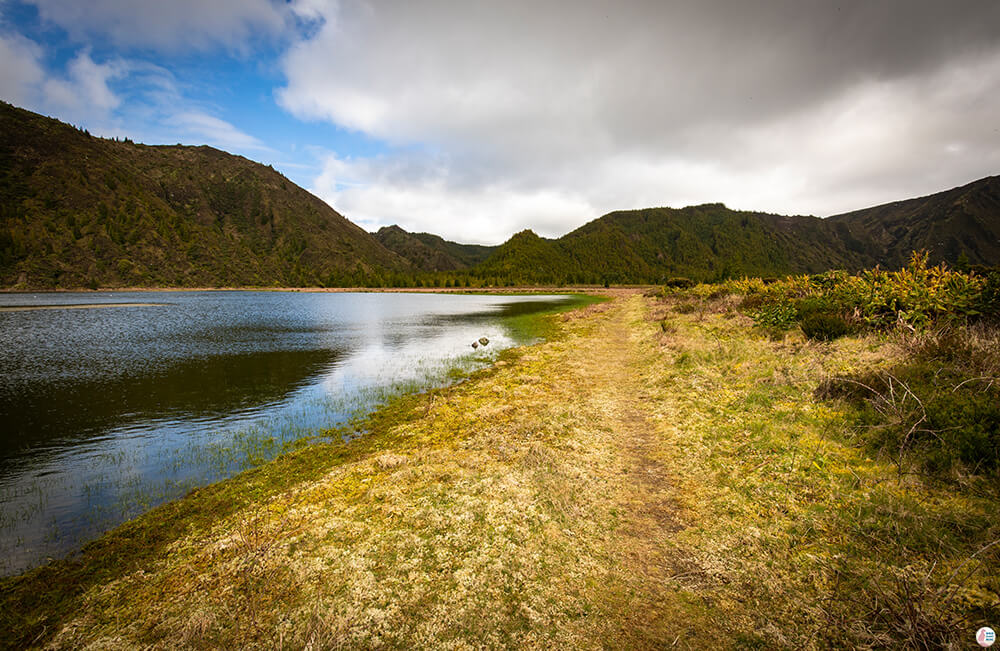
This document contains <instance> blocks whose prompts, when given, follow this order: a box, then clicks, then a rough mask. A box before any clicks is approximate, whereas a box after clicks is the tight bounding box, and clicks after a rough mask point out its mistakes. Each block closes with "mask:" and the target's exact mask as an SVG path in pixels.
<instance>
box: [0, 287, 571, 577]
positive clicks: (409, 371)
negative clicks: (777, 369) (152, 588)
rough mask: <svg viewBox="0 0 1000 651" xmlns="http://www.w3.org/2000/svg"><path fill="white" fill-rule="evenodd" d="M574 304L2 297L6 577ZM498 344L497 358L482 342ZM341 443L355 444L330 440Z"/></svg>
mask: <svg viewBox="0 0 1000 651" xmlns="http://www.w3.org/2000/svg"><path fill="white" fill-rule="evenodd" d="M573 300H574V299H572V298H571V297H566V296H496V295H492V296H486V295H457V294H404V293H378V294H376V293H372V294H366V293H312V292H301V293H300V292H242V291H232V292H229V291H210V292H120V293H119V292H116V293H81V294H73V293H60V294H5V295H0V574H11V573H14V572H18V571H21V570H23V569H25V568H28V567H31V566H33V565H38V564H40V563H42V562H44V561H45V560H47V559H49V558H58V557H61V556H65V555H66V554H68V553H70V552H72V551H73V550H75V549H78V548H79V547H80V546H81V545H82V544H83V543H84V542H86V541H88V540H91V539H93V538H95V537H97V536H99V535H100V534H101V533H103V532H105V531H108V530H109V529H111V528H113V527H114V526H116V525H118V524H120V523H121V522H123V521H125V520H127V519H128V518H131V517H134V516H136V515H138V514H140V513H143V512H145V511H147V510H149V509H150V508H152V507H153V506H155V505H157V504H160V503H162V502H164V501H166V500H169V499H173V498H176V497H179V496H181V495H183V494H184V493H186V492H187V491H189V490H190V489H192V488H194V487H196V486H201V485H205V484H207V483H211V482H213V481H217V480H219V479H222V478H225V477H229V476H232V475H233V474H235V473H237V472H239V471H241V470H244V469H246V468H249V467H252V466H254V465H258V464H260V463H263V462H264V461H266V460H268V459H271V458H273V457H274V456H276V455H277V454H280V453H281V452H282V451H283V450H287V449H288V447H289V445H290V444H291V443H292V442H295V441H299V442H301V441H302V440H303V438H304V437H322V436H329V435H331V434H330V433H329V432H325V430H328V429H330V428H334V427H338V426H342V425H345V424H347V423H349V422H350V421H351V419H353V418H356V417H358V416H361V415H364V414H366V413H368V412H370V411H371V410H372V409H374V408H375V407H377V406H378V405H379V404H383V403H384V402H385V401H387V400H389V399H391V398H392V397H394V396H398V395H400V394H401V393H403V392H406V391H414V390H420V389H426V388H430V387H433V386H442V385H445V384H448V383H449V382H452V381H454V380H455V378H458V377H461V376H462V374H463V373H465V372H469V371H472V370H475V369H476V368H481V367H483V366H485V365H487V364H489V363H490V362H491V361H493V360H494V359H495V358H496V355H497V354H498V353H499V352H500V351H501V350H503V349H505V348H509V347H511V346H514V345H519V344H522V343H528V342H529V341H530V340H531V339H532V338H533V337H534V335H533V334H532V333H531V332H530V330H526V329H525V328H524V327H522V325H523V323H524V319H523V318H522V317H524V316H526V315H531V314H536V313H540V312H544V311H550V310H553V309H556V308H558V307H561V306H565V305H566V303H567V301H573ZM480 337H487V338H488V339H489V340H490V341H489V345H487V346H483V347H479V348H478V349H473V348H472V346H471V343H472V342H473V341H474V340H476V339H479V338H480ZM333 435H334V436H341V435H342V434H341V433H337V434H333Z"/></svg>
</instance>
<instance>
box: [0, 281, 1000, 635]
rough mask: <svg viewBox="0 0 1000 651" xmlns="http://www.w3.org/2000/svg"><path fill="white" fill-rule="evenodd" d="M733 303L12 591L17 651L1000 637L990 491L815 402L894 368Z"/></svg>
mask: <svg viewBox="0 0 1000 651" xmlns="http://www.w3.org/2000/svg"><path fill="white" fill-rule="evenodd" d="M737 303H738V301H734V300H732V299H730V298H729V297H726V296H720V297H716V298H715V299H711V300H708V299H706V300H697V301H696V300H695V299H692V298H690V297H686V298H682V299H677V298H673V297H666V298H662V299H660V298H655V297H650V298H644V297H642V296H640V295H639V294H638V293H634V294H629V293H624V292H623V293H621V294H619V295H618V297H617V298H616V299H615V300H614V301H613V302H611V303H603V304H597V305H591V306H588V307H586V308H583V309H581V310H577V311H574V312H570V313H567V314H563V315H561V316H559V317H556V318H555V319H553V325H552V326H551V327H552V331H551V332H550V333H549V337H548V338H547V340H546V341H545V342H543V343H539V344H536V345H534V346H530V347H526V348H521V349H517V350H511V351H506V352H505V353H504V354H503V355H501V357H500V359H499V361H498V362H497V363H496V364H495V365H494V366H493V367H491V368H489V369H485V370H482V371H478V372H475V373H473V374H472V375H471V376H470V377H469V379H468V380H467V381H465V382H463V383H461V384H459V385H456V386H453V387H450V388H446V389H438V390H432V391H429V392H427V393H424V394H418V395H406V396H402V397H399V398H397V399H395V400H394V401H392V402H391V403H390V404H388V405H387V406H386V407H385V408H383V409H381V410H379V411H377V412H376V413H374V414H372V415H371V416H370V417H368V418H367V420H366V421H365V422H364V423H363V424H361V426H362V427H363V428H364V429H365V430H366V431H367V435H365V436H362V437H359V438H354V439H352V440H350V441H348V442H345V443H339V442H338V443H322V444H318V445H314V446H310V447H307V448H303V449H301V450H297V451H293V452H290V453H288V454H285V455H283V456H281V457H279V458H278V459H276V460H274V461H272V462H270V463H268V464H265V465H263V466H261V467H259V468H256V469H254V470H251V471H249V472H246V473H244V474H242V475H240V476H238V477H236V478H234V479H231V480H228V481H225V482H221V483H219V484H215V485H212V486H209V487H206V488H203V489H199V490H197V491H194V492H193V493H192V494H190V495H189V496H188V497H186V498H184V499H182V500H178V501H175V502H171V503H169V504H166V505H163V506H161V507H158V508H157V509H155V510H153V511H152V512H150V513H149V514H147V515H145V516H143V517H140V518H138V519H136V520H133V521H131V522H129V523H127V524H125V525H123V526H122V527H121V528H119V529H118V530H116V531H114V532H112V533H111V534H109V535H107V536H105V537H104V538H102V539H101V540H99V541H97V542H96V543H94V544H93V545H91V546H89V547H88V548H86V549H85V550H84V551H83V552H82V553H81V554H80V555H79V557H77V558H75V559H71V560H67V561H63V562H59V563H55V564H52V565H50V566H47V567H44V568H40V569H38V570H35V571H32V572H30V573H28V574H26V575H23V576H21V577H18V578H15V579H10V580H6V581H4V582H3V584H2V585H0V587H2V595H3V596H2V597H0V605H2V608H0V613H2V614H0V630H2V633H3V635H2V639H3V640H5V641H6V643H7V644H9V645H11V646H18V647H24V646H49V647H52V648H78V647H87V646H91V647H102V648H117V647H135V646H148V647H152V648H168V647H169V648H178V647H187V648H205V647H213V648H214V647H244V648H264V647H267V648H273V647H283V646H289V647H306V646H311V647H376V646H385V647H390V648H395V647H406V648H412V647H414V646H435V647H445V648H468V647H472V646H475V647H480V646H488V647H497V646H517V647H533V648H540V647H546V648H551V647H560V648H565V647H582V648H602V647H616V648H649V647H664V646H667V647H669V646H676V647H679V648H692V647H693V648H703V647H706V646H713V647H729V646H742V647H750V648H783V647H784V648H827V647H831V646H838V647H862V648H864V647H876V646H877V647H881V646H912V647H918V648H920V647H936V646H944V645H947V644H967V643H968V642H970V641H971V639H972V636H973V634H974V632H975V630H976V629H977V628H979V626H982V625H984V624H988V623H990V622H992V623H993V624H995V623H996V622H997V621H1000V617H998V615H1000V600H998V598H997V593H998V592H1000V585H998V583H997V572H996V571H995V570H996V567H997V564H996V561H997V552H998V551H1000V549H998V548H1000V545H998V544H994V541H996V540H997V539H998V538H1000V530H998V526H997V524H995V522H994V519H995V514H996V513H997V508H996V507H997V501H998V500H997V496H996V494H995V492H991V491H988V490H977V491H970V490H966V489H964V488H963V487H962V486H959V485H955V484H949V483H942V482H936V481H929V480H928V479H927V478H925V477H923V476H920V475H914V474H910V473H901V472H899V469H898V468H897V467H896V466H895V465H894V464H893V463H892V462H891V460H889V459H883V458H879V457H877V456H875V455H873V454H872V453H871V451H870V450H869V449H868V448H866V447H865V446H863V445H859V444H858V441H857V440H856V438H855V437H854V436H853V433H852V432H853V429H852V428H853V426H854V423H855V422H856V421H855V419H856V416H857V407H855V406H854V405H852V404H851V403H850V402H846V401H829V400H825V399H820V398H816V397H814V394H815V391H816V389H817V387H819V386H820V384H821V383H822V382H823V381H824V380H826V379H828V378H829V377H832V376H835V375H841V376H844V375H848V374H850V373H856V372H859V371H862V370H868V369H879V368H889V367H891V366H892V364H893V363H894V362H896V361H898V356H899V355H900V354H902V353H901V352H900V347H899V346H898V345H897V344H896V343H894V342H893V341H892V340H891V339H890V338H889V337H886V336H884V335H876V334H869V335H865V336H853V337H844V338H840V339H837V340H835V341H833V342H829V343H819V342H812V341H808V340H806V339H805V338H804V337H803V336H802V335H801V334H800V333H795V332H792V333H785V334H783V335H781V336H779V337H776V338H771V337H767V336H764V335H762V334H761V333H759V332H757V331H755V330H754V329H753V328H752V327H751V326H752V322H751V321H750V319H749V318H748V317H746V316H744V315H742V314H741V313H739V312H738V311H737V310H736V309H734V306H735V305H736V304H737ZM680 305H684V306H687V305H694V306H695V307H694V309H688V308H687V307H683V308H682V309H681V310H677V309H675V308H676V307H678V306H680Z"/></svg>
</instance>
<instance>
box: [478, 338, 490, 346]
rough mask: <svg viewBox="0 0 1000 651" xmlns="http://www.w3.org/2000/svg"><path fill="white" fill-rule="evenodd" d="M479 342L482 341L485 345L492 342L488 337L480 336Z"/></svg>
mask: <svg viewBox="0 0 1000 651" xmlns="http://www.w3.org/2000/svg"><path fill="white" fill-rule="evenodd" d="M479 343H481V344H482V345H484V346H485V345H486V344H488V343H490V340H489V339H487V338H486V337H480V338H479Z"/></svg>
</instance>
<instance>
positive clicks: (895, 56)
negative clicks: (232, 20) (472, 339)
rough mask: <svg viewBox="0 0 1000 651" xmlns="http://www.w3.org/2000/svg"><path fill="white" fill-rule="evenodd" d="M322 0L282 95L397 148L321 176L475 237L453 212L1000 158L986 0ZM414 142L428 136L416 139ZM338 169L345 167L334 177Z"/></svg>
mask: <svg viewBox="0 0 1000 651" xmlns="http://www.w3.org/2000/svg"><path fill="white" fill-rule="evenodd" d="M319 11H320V13H321V14H322V15H323V16H324V17H325V23H324V24H323V26H322V28H321V29H319V30H318V31H317V32H316V33H315V34H314V35H312V36H311V37H310V38H308V39H305V40H302V41H300V42H298V43H296V44H294V45H293V46H292V47H291V48H290V50H289V51H288V53H287V55H286V57H285V59H284V70H285V73H286V75H287V85H286V86H285V87H284V88H283V89H280V91H279V93H278V98H279V102H280V103H281V104H282V105H283V106H284V107H285V108H287V109H288V110H289V111H291V112H292V113H293V114H295V115H297V116H299V117H302V118H308V119H324V120H329V121H331V122H333V123H335V124H338V125H340V126H343V127H346V128H349V129H353V130H357V131H360V132H364V133H366V134H369V135H371V136H374V137H377V138H380V139H384V140H385V141H387V142H389V143H393V144H396V145H401V146H406V147H409V148H410V149H408V150H407V153H406V154H405V155H401V156H396V157H394V156H391V155H388V156H381V157H379V158H377V159H372V160H362V161H359V160H354V161H351V160H344V159H342V158H341V157H333V158H331V162H330V165H329V166H328V172H327V173H325V174H324V175H323V176H322V177H321V178H320V179H318V180H317V184H316V186H315V189H316V190H317V191H318V192H321V193H324V195H325V196H327V197H328V198H329V199H330V200H331V201H333V202H335V204H336V205H337V207H338V208H339V209H341V210H342V211H344V212H345V213H346V214H348V215H349V216H354V215H363V216H364V220H366V221H367V222H369V223H370V224H372V225H374V224H377V223H389V222H393V221H398V222H400V223H401V224H403V225H404V226H406V227H411V228H421V229H426V230H437V231H440V232H443V233H445V234H450V235H454V236H458V235H463V234H466V237H468V236H467V232H468V230H469V229H468V228H467V225H468V222H462V220H461V219H460V217H459V216H460V215H462V214H473V213H476V214H478V213H484V214H485V213H489V214H490V215H492V217H491V218H489V219H486V217H483V220H485V221H488V222H489V223H490V224H491V225H490V226H489V227H481V228H477V229H475V230H476V232H477V233H479V234H480V237H479V238H477V239H480V240H483V239H493V240H494V241H495V240H499V239H503V238H505V237H506V236H507V235H509V234H510V232H512V231H513V230H515V229H516V228H517V227H519V226H521V225H527V224H532V223H541V224H548V228H540V229H539V230H541V231H543V232H546V234H550V235H557V234H559V233H561V232H565V231H566V230H569V229H571V228H572V227H575V226H576V225H578V224H580V223H582V222H583V221H585V220H587V219H589V218H592V217H596V216H598V215H599V214H601V213H602V212H604V211H606V210H611V209H614V208H619V207H629V206H640V205H663V204H673V205H676V204H681V203H685V202H693V201H715V200H724V201H727V202H729V203H731V204H735V205H736V206H738V207H743V208H754V209H769V210H776V211H777V210H781V211H786V212H803V213H818V214H830V213H832V212H836V211H840V210H846V209H849V208H854V207H861V206H862V205H865V204H867V203H874V202H878V201H884V200H891V199H895V198H902V197H905V196H908V195H909V194H912V193H920V192H929V191H933V190H936V189H940V188H943V187H947V186H949V185H952V184H956V183H960V182H964V181H968V180H971V179H972V178H974V177H976V176H982V175H985V174H988V173H993V172H996V171H997V164H998V163H1000V160H998V158H997V154H996V152H997V151H1000V137H998V134H997V131H996V129H995V119H994V118H993V116H994V115H998V114H1000V68H998V65H997V64H998V62H1000V4H998V3H996V2H992V1H990V2H951V3H940V2H913V1H912V0H907V1H903V0H897V1H888V2H877V3H873V2H867V1H853V2H840V3H833V2H828V1H820V0H805V1H803V0H795V1H770V2H718V1H716V2H704V1H701V2H694V1H692V2H648V3H642V2H629V3H611V2H592V1H591V2H587V1H584V2H576V3H572V4H565V3H536V2H517V1H511V2H504V3H486V2H467V3H450V2H447V3H446V2H420V3H408V2H388V1H387V2H370V3H364V4H360V3H358V4H350V5H347V4H345V5H343V6H341V7H340V9H339V10H337V9H326V10H324V9H322V8H320V9H319ZM413 146H416V147H417V148H418V149H420V150H426V151H429V152H432V154H429V155H427V156H426V157H424V158H423V159H421V157H420V156H416V160H414V158H415V156H414V154H413V152H412V147H413ZM404 158H405V161H404V160H403V159H404ZM331 170H332V171H331ZM334 171H335V173H334ZM334 177H340V178H348V177H349V178H350V179H351V185H350V186H342V187H339V188H338V187H337V186H336V184H334V185H333V186H331V185H330V179H332V178H334ZM498 192H499V193H505V196H508V198H509V200H508V201H504V202H499V203H498V202H497V197H498V196H499V195H498V194H497V193H498ZM389 197H395V199H393V200H390V199H389ZM541 197H546V198H547V200H542V199H541ZM554 197H558V198H559V199H558V200H553V198H554ZM533 198H534V199H533ZM408 201H409V204H408V203H407V202H408ZM491 203H492V204H493V209H492V211H490V209H489V208H488V205H489V204H491ZM408 208H409V209H408ZM574 211H576V212H574Z"/></svg>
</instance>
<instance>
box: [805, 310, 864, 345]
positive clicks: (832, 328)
mask: <svg viewBox="0 0 1000 651" xmlns="http://www.w3.org/2000/svg"><path fill="white" fill-rule="evenodd" d="M799 327H801V328H802V332H803V334H805V336H806V337H808V338H809V339H815V340H817V341H833V340H834V339H836V338H838V337H843V336H844V335H846V334H850V332H851V327H850V326H849V325H848V324H847V321H845V320H844V317H842V316H840V315H839V314H833V313H828V312H813V313H811V314H808V315H806V316H805V317H804V318H803V319H802V320H801V321H799Z"/></svg>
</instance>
